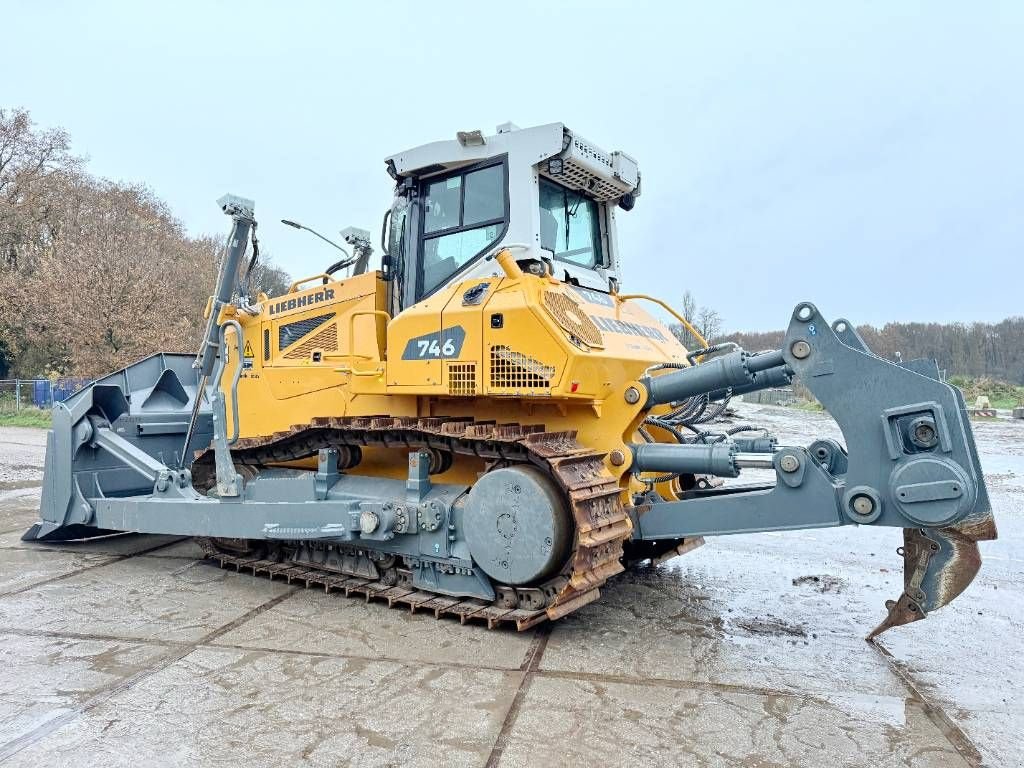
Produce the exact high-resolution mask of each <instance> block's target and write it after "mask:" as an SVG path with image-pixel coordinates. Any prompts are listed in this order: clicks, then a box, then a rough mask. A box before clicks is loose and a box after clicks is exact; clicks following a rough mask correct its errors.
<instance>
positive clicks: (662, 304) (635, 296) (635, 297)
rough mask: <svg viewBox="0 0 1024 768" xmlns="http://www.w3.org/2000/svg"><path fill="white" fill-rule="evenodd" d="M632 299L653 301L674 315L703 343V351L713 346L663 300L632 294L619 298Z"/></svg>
mask: <svg viewBox="0 0 1024 768" xmlns="http://www.w3.org/2000/svg"><path fill="white" fill-rule="evenodd" d="M630 299H646V300H647V301H653V302H654V303H655V304H657V305H658V306H660V307H661V308H662V309H664V310H665V311H666V312H668V313H669V314H670V315H672V317H674V318H675V319H676V320H678V321H679V322H680V323H682V324H683V327H684V328H685V329H686V330H688V331H689V332H690V333H692V334H693V338H695V339H696V340H697V341H699V342H700V343H701V347H702V348H703V349H707V348H708V347H710V346H711V345H710V344H708V340H707V339H705V338H704V337H703V336H702V335H701V333H700V331H698V330H697V329H696V328H694V327H693V326H692V325H691V324H690V321H689V320H687V319H686V318H685V317H683V316H682V315H680V314H679V313H678V312H676V311H675V310H674V309H672V307H670V306H669V305H668V304H666V303H665V302H664V301H662V300H661V299H656V298H654V297H653V296H648V295H647V294H646V293H630V294H627V295H625V296H621V295H620V296H619V300H620V301H629V300H630Z"/></svg>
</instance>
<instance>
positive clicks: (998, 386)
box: [949, 376, 1024, 409]
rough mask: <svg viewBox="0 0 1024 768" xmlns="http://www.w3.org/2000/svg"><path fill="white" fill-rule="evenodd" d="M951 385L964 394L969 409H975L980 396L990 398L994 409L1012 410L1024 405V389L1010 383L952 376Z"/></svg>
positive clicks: (950, 378)
mask: <svg viewBox="0 0 1024 768" xmlns="http://www.w3.org/2000/svg"><path fill="white" fill-rule="evenodd" d="M949 383H950V384H952V385H953V386H955V387H959V388H960V390H961V391H962V392H963V393H964V400H966V401H967V407H968V408H973V407H974V402H975V400H977V399H978V396H979V395H984V396H986V397H987V398H988V400H989V403H990V404H991V405H992V407H993V408H1003V409H1010V408H1015V407H1016V406H1018V405H1021V404H1024V387H1022V386H1019V385H1017V384H1011V383H1010V382H1008V381H999V380H998V379H989V378H984V377H972V376H950V377H949Z"/></svg>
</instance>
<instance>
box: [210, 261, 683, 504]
mask: <svg viewBox="0 0 1024 768" xmlns="http://www.w3.org/2000/svg"><path fill="white" fill-rule="evenodd" d="M501 261H502V262H503V264H504V266H505V268H506V271H508V272H510V273H511V275H509V274H504V273H503V274H499V275H497V276H494V277H490V278H487V279H475V280H469V281H466V282H462V283H456V284H453V285H451V286H449V287H448V288H446V289H444V290H442V291H439V292H438V293H436V294H434V295H432V296H430V297H429V298H427V299H425V300H424V301H421V302H420V303H418V304H416V305H414V306H412V307H409V308H408V309H406V310H405V311H403V312H402V313H400V314H399V315H398V316H397V317H395V318H391V317H390V316H389V315H388V313H387V310H386V295H387V290H386V289H387V284H386V282H385V281H384V280H383V279H382V278H381V275H380V273H378V272H371V273H367V274H364V275H359V276H356V277H352V278H349V279H346V280H333V279H325V280H322V281H321V280H320V279H318V282H317V284H316V285H315V287H312V288H304V289H302V288H301V286H302V283H301V282H300V283H297V284H295V285H294V286H293V289H295V290H293V291H291V292H289V293H288V294H286V295H284V296H281V297H277V298H263V300H262V301H261V302H260V308H261V311H260V313H259V314H258V315H256V316H250V315H246V314H242V313H235V314H233V315H232V317H233V318H234V319H237V320H238V321H239V322H240V324H241V326H242V328H243V336H244V338H243V342H242V349H243V351H244V370H243V373H242V378H241V381H240V382H239V386H238V400H239V402H238V405H239V434H240V437H242V438H246V437H261V436H266V435H271V434H274V433H275V432H282V431H286V430H290V429H292V428H293V427H294V426H296V425H300V424H308V423H310V422H311V420H312V419H313V418H316V417H323V416H333V417H345V416H350V417H351V416H376V415H388V416H407V417H429V416H449V417H459V416H463V417H469V416H471V417H472V418H473V419H475V420H476V421H494V422H496V423H498V424H501V423H506V422H514V423H520V424H540V425H543V426H544V428H545V429H546V430H548V431H575V432H577V433H578V436H579V440H580V442H581V443H582V444H584V445H591V446H601V447H602V450H605V451H607V454H608V457H606V459H605V463H606V465H607V467H608V469H609V471H610V472H611V473H612V474H613V475H614V476H616V477H617V478H620V480H621V478H622V477H623V476H624V475H625V471H626V469H627V465H628V462H627V461H624V458H625V457H627V456H629V451H628V448H627V443H629V442H632V441H633V439H634V432H635V430H636V427H637V425H638V423H639V421H640V420H641V418H642V406H643V404H642V403H632V404H630V403H628V402H626V401H625V400H624V398H623V397H622V392H623V391H624V389H626V388H627V386H628V385H629V383H630V382H633V381H635V380H636V379H638V378H639V377H640V376H641V375H642V374H643V372H644V371H645V370H646V369H647V368H649V367H650V366H651V365H652V364H655V363H663V362H666V361H667V362H672V363H677V364H680V365H686V364H687V362H686V353H687V350H686V348H685V347H683V345H682V344H681V343H680V342H679V341H678V339H677V338H676V337H675V335H674V334H673V333H672V332H671V331H670V330H669V329H668V328H667V327H665V325H663V324H662V323H661V322H659V321H658V320H657V319H655V318H654V317H652V316H651V315H650V314H649V313H647V312H645V311H644V310H643V309H642V308H641V306H640V305H639V304H637V303H636V302H634V301H623V300H620V299H619V298H618V297H617V296H615V295H609V294H605V293H600V292H597V291H590V290H587V289H584V288H580V287H577V286H570V285H567V284H565V283H563V282H561V281H559V280H557V279H555V278H553V277H550V276H537V275H532V274H525V273H522V272H521V271H519V270H518V269H517V268H516V267H515V262H514V261H512V260H511V257H510V256H507V255H504V254H503V255H502V258H501ZM229 311H233V310H229ZM226 394H227V395H228V396H230V393H226ZM622 425H627V426H626V429H625V430H623V428H622ZM616 451H618V453H616ZM392 453H393V455H391V454H392ZM613 459H617V461H613ZM311 461H312V462H313V463H315V460H307V461H305V462H298V465H301V466H311V464H310V462H311ZM482 469H483V462H482V461H480V462H474V461H470V460H468V459H466V458H465V457H463V458H462V460H460V461H459V462H456V463H455V465H454V466H452V468H451V469H449V470H448V471H447V472H445V473H443V474H441V475H438V476H437V478H436V479H437V481H438V482H445V481H448V482H473V481H474V480H475V479H476V476H477V474H478V473H479V472H480V471H482ZM358 472H359V474H371V475H372V474H379V475H382V476H389V477H403V476H404V475H405V473H406V472H407V467H406V454H405V452H403V451H394V452H390V451H387V450H386V449H374V448H369V449H367V450H366V451H364V456H363V461H362V463H361V464H360V467H359V469H358ZM622 483H623V487H626V486H627V485H628V483H627V482H626V481H622Z"/></svg>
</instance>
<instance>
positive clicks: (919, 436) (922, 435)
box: [914, 424, 935, 447]
mask: <svg viewBox="0 0 1024 768" xmlns="http://www.w3.org/2000/svg"><path fill="white" fill-rule="evenodd" d="M914 440H915V442H916V443H917V444H918V445H920V446H922V447H927V446H931V445H934V444H935V427H933V426H932V425H931V424H918V425H917V426H916V427H914Z"/></svg>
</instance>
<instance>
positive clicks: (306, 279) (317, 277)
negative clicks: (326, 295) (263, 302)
mask: <svg viewBox="0 0 1024 768" xmlns="http://www.w3.org/2000/svg"><path fill="white" fill-rule="evenodd" d="M321 278H322V279H323V281H324V285H327V281H328V280H333V279H334V277H332V276H331V275H329V274H327V273H326V272H321V273H320V274H319V275H311V276H310V277H304V278H302V279H301V280H296V281H295V282H294V283H292V284H291V285H290V286H289V288H288V293H295V292H296V291H295V289H296V288H298V287H299V286H300V285H302V284H303V283H308V282H310V281H311V280H320V279H321Z"/></svg>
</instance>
